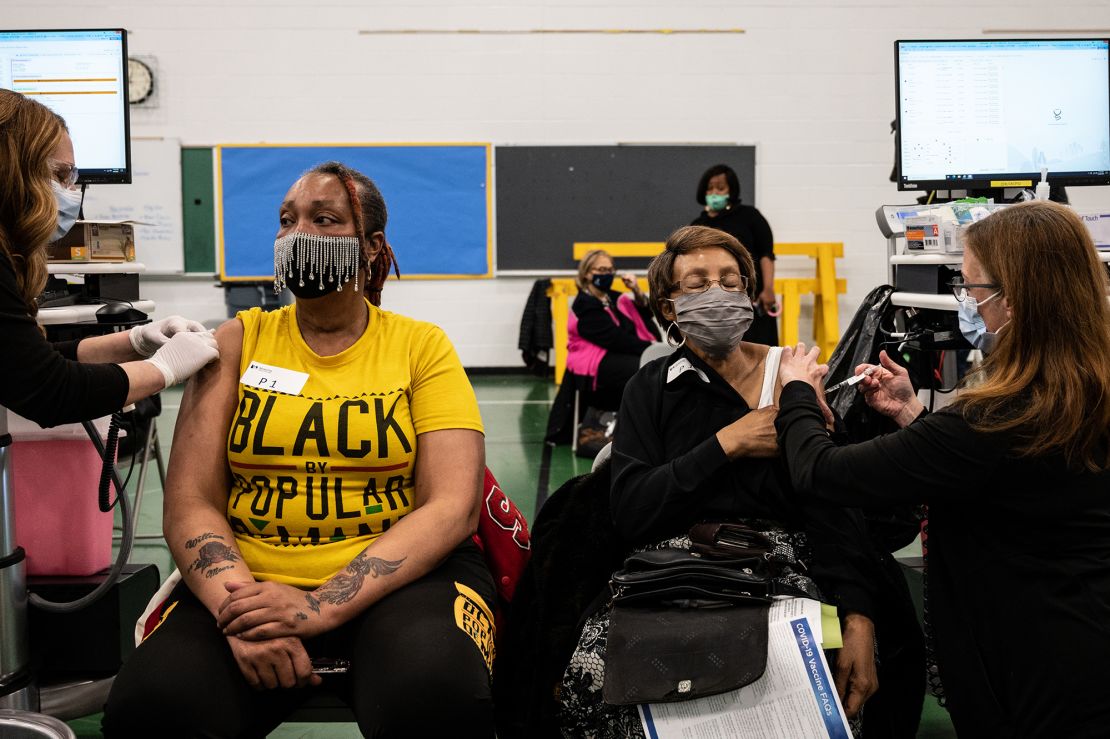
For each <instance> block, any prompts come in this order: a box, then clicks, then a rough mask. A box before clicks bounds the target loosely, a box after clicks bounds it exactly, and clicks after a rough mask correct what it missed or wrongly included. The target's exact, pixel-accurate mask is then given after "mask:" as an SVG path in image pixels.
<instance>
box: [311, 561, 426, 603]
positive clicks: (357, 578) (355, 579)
mask: <svg viewBox="0 0 1110 739" xmlns="http://www.w3.org/2000/svg"><path fill="white" fill-rule="evenodd" d="M406 559H407V557H402V558H401V559H397V560H389V559H381V558H380V557H370V556H367V554H366V552H362V553H361V554H359V555H358V556H357V557H355V558H354V559H353V560H351V563H350V564H349V565H347V569H346V570H344V571H343V572H340V573H339V574H338V575H336V576H335V577H333V578H332V579H331V580H328V581H327V582H326V583H324V584H323V585H321V586H320V587H319V589H317V590H316V595H317V597H318V598H319V599H320V600H321V601H323V602H324V603H331V604H332V605H340V604H342V603H346V602H348V601H349V600H351V599H352V598H354V597H355V596H356V595H357V594H358V591H359V590H361V589H362V584H363V583H364V582H365V581H366V576H367V575H369V576H370V577H378V576H383V575H392V574H393V573H394V572H396V571H397V570H399V569H401V564H402V563H403V562H404V561H405V560H406Z"/></svg>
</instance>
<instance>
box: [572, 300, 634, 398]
mask: <svg viewBox="0 0 1110 739" xmlns="http://www.w3.org/2000/svg"><path fill="white" fill-rule="evenodd" d="M617 310H619V311H620V312H621V313H623V314H624V315H625V316H627V317H628V319H629V320H631V321H632V324H633V325H634V326H635V327H636V336H637V338H640V339H643V340H644V341H655V340H656V338H655V336H654V335H653V334H652V333H651V332H650V331H648V328H647V326H646V325H645V324H644V319H643V318H642V317H641V316H640V313H639V311H637V310H636V305H635V303H634V302H633V299H632V295H631V294H629V293H622V294H621V296H620V297H619V298H617ZM605 311H606V312H607V313H608V314H609V315H610V316H612V318H613V323H616V324H620V320H619V319H618V318H617V316H616V314H614V313H613V308H612V307H611V306H610V307H608V308H606V309H605ZM606 351H607V350H606V349H604V348H603V347H600V346H598V345H597V344H592V343H590V342H589V341H586V340H585V339H583V338H582V337H581V336H579V335H578V316H576V315H575V314H574V311H573V310H572V311H571V312H570V316H568V318H567V369H568V370H570V371H571V372H573V373H574V374H576V375H584V376H586V377H592V378H593V389H594V390H596V389H597V368H598V365H600V364H601V360H602V358H603V357H604V356H605V352H606Z"/></svg>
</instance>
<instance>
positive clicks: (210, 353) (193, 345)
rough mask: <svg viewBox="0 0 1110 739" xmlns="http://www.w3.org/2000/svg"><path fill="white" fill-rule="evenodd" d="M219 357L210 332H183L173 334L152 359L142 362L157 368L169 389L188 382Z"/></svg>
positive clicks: (218, 351) (214, 340) (214, 339)
mask: <svg viewBox="0 0 1110 739" xmlns="http://www.w3.org/2000/svg"><path fill="white" fill-rule="evenodd" d="M219 357H220V350H219V349H218V348H217V347H216V338H215V337H214V336H213V335H212V332H211V331H185V332H182V333H178V334H174V335H173V336H172V337H170V339H169V341H167V342H166V343H165V344H163V345H162V348H161V349H159V350H158V351H156V352H155V353H154V356H153V357H151V358H150V359H144V360H143V361H144V362H150V363H151V364H153V365H154V366H155V367H157V368H158V369H159V371H161V373H162V376H163V377H165V378H166V387H170V386H172V385H176V384H177V383H179V382H184V381H185V380H188V379H189V378H190V377H192V376H193V375H194V374H196V373H197V372H198V371H199V370H200V369H201V368H202V367H203V366H204V365H206V364H208V363H209V362H211V361H212V360H213V359H219Z"/></svg>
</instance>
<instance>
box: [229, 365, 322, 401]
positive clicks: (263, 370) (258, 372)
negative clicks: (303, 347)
mask: <svg viewBox="0 0 1110 739" xmlns="http://www.w3.org/2000/svg"><path fill="white" fill-rule="evenodd" d="M239 382H240V383H242V384H243V385H247V386H248V387H257V388H261V389H262V390H274V391H276V392H279V393H285V394H287V395H300V394H301V389H302V388H304V384H305V383H306V382H308V374H307V373H305V372H297V371H296V370H291V369H285V368H284V367H274V366H273V365H271V364H262V362H251V363H250V366H249V367H247V371H246V372H244V373H243V376H242V377H240V378H239Z"/></svg>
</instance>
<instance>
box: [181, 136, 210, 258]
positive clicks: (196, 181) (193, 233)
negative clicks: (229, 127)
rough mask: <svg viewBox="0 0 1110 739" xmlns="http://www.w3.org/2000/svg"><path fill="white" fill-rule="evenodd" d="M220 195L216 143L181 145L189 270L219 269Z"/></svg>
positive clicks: (184, 217) (183, 213)
mask: <svg viewBox="0 0 1110 739" xmlns="http://www.w3.org/2000/svg"><path fill="white" fill-rule="evenodd" d="M215 213H216V196H215V187H214V185H213V180H212V147H210V146H204V147H186V146H183V147H181V215H182V226H183V228H184V232H185V271H186V272H207V273H209V274H212V273H215V271H216V216H215Z"/></svg>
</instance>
